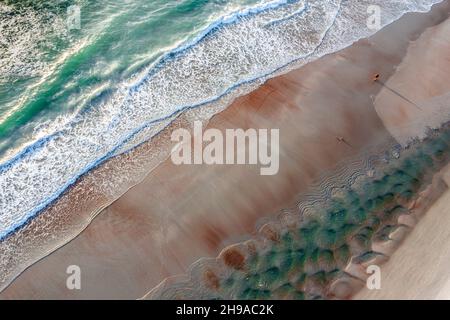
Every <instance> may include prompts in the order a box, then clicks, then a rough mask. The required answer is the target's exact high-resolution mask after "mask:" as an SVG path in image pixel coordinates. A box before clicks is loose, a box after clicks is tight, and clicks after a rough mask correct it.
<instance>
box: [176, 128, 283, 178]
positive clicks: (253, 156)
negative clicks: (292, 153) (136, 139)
mask: <svg viewBox="0 0 450 320" xmlns="http://www.w3.org/2000/svg"><path fill="white" fill-rule="evenodd" d="M269 136H270V139H269ZM170 138H171V141H173V142H176V144H175V146H174V147H173V148H172V151H171V155H170V156H171V160H172V162H173V163H174V164H175V165H182V164H188V165H191V164H207V165H214V164H216V165H223V164H228V165H231V164H241V165H242V164H247V165H257V164H259V165H260V174H261V175H275V174H277V173H278V170H279V167H280V159H279V158H280V133H279V129H270V131H269V129H258V130H257V129H254V128H249V129H247V130H245V131H244V129H242V128H237V129H225V135H224V134H223V132H222V131H221V130H219V129H216V128H209V129H206V130H205V131H203V124H202V122H201V121H194V126H193V137H192V135H191V132H190V131H189V130H187V129H184V128H179V129H176V130H174V131H173V132H172V134H171V137H170ZM269 140H270V141H269ZM269 149H270V152H269Z"/></svg>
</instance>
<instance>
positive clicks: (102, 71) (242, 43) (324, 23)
mask: <svg viewBox="0 0 450 320" xmlns="http://www.w3.org/2000/svg"><path fill="white" fill-rule="evenodd" d="M436 2H439V1H437V0H407V1H405V0H401V1H400V0H398V1H382V0H379V1H352V0H326V1H325V0H320V1H319V0H315V1H305V0H299V1H296V0H275V1H261V0H260V1H257V0H252V1H250V0H247V1H244V0H240V1H238V0H235V1H219V0H216V1H194V0H186V1H144V0H135V1H132V0H122V1H107V0H101V1H88V0H80V1H31V0H28V1H9V0H8V1H2V2H0V27H1V30H2V32H1V33H0V50H1V51H0V159H1V160H0V194H1V195H2V196H1V197H0V216H1V219H0V239H1V238H4V237H6V236H7V235H8V234H10V233H11V232H13V231H14V230H15V229H17V228H19V227H20V226H22V225H23V224H24V223H26V222H27V221H28V220H29V219H30V218H32V217H33V216H35V215H36V214H38V213H39V212H40V210H42V209H44V208H45V207H46V206H48V205H49V204H50V203H52V201H54V200H55V199H57V198H58V197H59V196H60V195H61V193H62V192H63V191H64V190H66V189H67V188H68V187H69V186H70V185H72V184H73V183H74V182H75V181H76V180H77V179H78V178H79V177H80V176H82V175H83V174H84V173H86V172H88V171H89V170H90V169H92V168H94V167H95V166H97V165H99V164H101V163H102V162H104V161H105V160H106V159H108V158H110V157H113V156H114V155H117V154H120V153H123V152H127V151H128V150H130V149H132V148H133V147H135V146H137V145H139V144H140V143H142V142H144V141H146V140H148V139H150V138H151V137H152V136H153V135H154V134H156V133H157V129H156V127H155V125H156V124H157V123H160V122H161V121H168V120H170V119H171V118H172V117H173V116H175V115H177V114H179V113H180V112H183V111H184V110H187V109H191V108H201V107H204V106H205V105H206V104H208V103H211V102H214V101H216V100H218V99H219V98H220V97H223V96H227V95H233V93H235V92H236V91H237V89H238V88H239V87H240V86H242V85H245V84H249V83H252V82H255V81H263V80H265V79H267V78H269V77H271V76H273V75H275V74H276V73H277V72H281V71H283V70H285V69H286V68H288V67H289V65H290V64H292V63H297V64H298V63H299V62H308V61H310V60H312V59H315V58H317V57H320V56H322V55H324V54H326V53H330V52H333V51H336V50H338V49H341V48H343V47H345V46H348V45H350V44H351V43H352V42H354V41H355V40H357V39H359V38H361V37H365V36H368V35H370V34H372V33H374V32H375V31H374V30H369V29H368V28H367V26H366V19H367V7H368V5H372V4H380V6H382V8H383V10H384V11H383V12H384V14H383V16H382V25H385V24H387V23H390V22H392V21H394V20H396V19H397V18H399V17H400V16H401V15H403V14H404V13H405V12H410V11H426V10H429V8H430V6H431V5H432V4H434V3H436ZM73 5H77V6H78V8H79V11H80V28H79V29H77V28H75V29H73V28H69V26H70V25H71V24H70V23H69V20H70V19H69V20H68V18H69V13H70V12H72V11H70V9H69V8H70V6H73ZM68 10H69V11H68ZM70 21H73V20H70ZM283 68H285V69H283Z"/></svg>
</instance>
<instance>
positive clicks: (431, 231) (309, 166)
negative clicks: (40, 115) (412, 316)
mask: <svg viewBox="0 0 450 320" xmlns="http://www.w3.org/2000/svg"><path fill="white" fill-rule="evenodd" d="M449 14H450V2H448V1H445V2H444V3H442V4H440V5H437V6H435V7H434V8H433V10H432V11H431V12H429V13H413V14H407V15H405V16H404V17H402V18H401V19H400V20H398V21H396V22H395V23H393V24H391V25H389V26H387V27H385V28H384V29H383V30H381V31H380V32H378V33H376V34H375V35H374V36H372V37H370V38H368V39H362V40H360V41H358V42H357V43H355V44H353V45H352V46H351V47H349V48H346V49H344V50H342V51H339V52H337V53H334V54H331V55H328V56H325V57H323V58H321V59H319V60H316V61H314V62H311V63H309V64H307V65H305V66H303V67H301V68H299V69H296V70H293V71H290V72H289V73H287V74H284V75H281V76H278V77H276V78H273V79H271V80H269V81H267V82H266V83H265V84H263V85H262V86H261V87H259V88H258V89H256V90H255V91H253V92H251V93H249V94H248V95H245V96H242V97H239V98H238V99H236V100H235V101H234V102H233V103H232V104H231V105H230V106H229V107H227V108H226V110H224V111H222V112H221V113H219V114H217V115H215V116H214V117H213V118H212V119H211V120H210V121H209V123H208V124H207V127H208V128H217V129H219V130H221V131H222V132H223V131H224V130H225V129H228V128H243V129H248V128H275V129H280V171H279V173H278V174H277V175H274V176H261V175H259V168H258V167H257V166H248V165H237V166H233V165H224V166H214V165H213V166H208V165H192V166H188V165H181V166H176V165H174V164H173V162H172V161H171V160H170V159H165V160H164V159H163V158H164V155H163V154H158V153H157V152H156V151H155V150H157V149H158V145H159V144H160V143H162V142H161V141H163V140H164V139H168V137H169V136H170V131H171V130H173V128H176V127H179V126H185V125H186V122H187V121H188V120H187V118H183V117H180V118H179V119H177V120H176V121H175V123H174V124H172V126H171V127H169V128H167V129H165V130H164V131H163V132H162V133H161V135H160V136H159V137H158V138H157V139H155V140H153V141H152V142H150V143H148V144H147V145H144V146H142V147H140V148H139V149H138V150H136V151H135V152H134V153H131V154H129V155H126V156H121V157H118V158H120V159H113V160H111V161H110V162H108V163H107V164H106V167H103V168H100V169H98V170H99V171H101V173H99V172H97V173H96V172H93V173H92V174H91V175H89V176H88V177H85V178H83V180H82V181H81V182H78V185H77V186H75V190H74V191H71V194H70V195H68V196H67V199H66V200H61V201H60V202H59V203H56V204H55V205H54V206H53V208H52V209H50V210H56V211H58V212H59V211H64V210H65V208H66V209H67V208H68V206H71V205H74V203H76V202H77V199H79V197H80V195H78V196H75V195H76V194H77V192H79V193H80V194H81V192H82V191H85V190H86V188H89V185H90V184H89V183H90V182H89V179H94V180H95V175H96V174H100V175H107V174H108V172H111V171H112V170H111V171H109V170H108V166H110V167H109V169H111V168H113V169H114V167H115V166H116V167H120V166H122V164H123V163H127V162H129V163H131V164H130V167H127V166H123V168H122V169H121V170H122V171H123V172H126V171H127V170H131V169H130V168H134V167H133V165H134V164H133V159H143V158H145V157H147V156H148V155H152V156H151V159H149V160H145V161H143V163H144V165H141V164H139V165H138V166H140V168H141V171H142V172H146V171H150V172H149V173H148V174H146V175H145V178H144V179H143V180H142V181H141V182H139V183H138V184H137V185H135V186H133V187H132V188H131V189H130V190H128V191H126V192H125V194H123V195H122V196H121V197H120V198H119V199H117V200H116V201H114V203H112V204H111V205H109V206H108V207H107V208H106V209H104V210H103V211H102V212H100V213H99V214H98V215H97V216H96V217H95V219H94V220H92V222H90V220H85V219H84V218H85V217H86V212H89V214H91V213H90V212H91V210H90V209H91V208H92V207H95V206H94V204H84V205H83V206H82V207H80V208H77V209H79V211H80V212H84V216H83V217H82V215H80V216H76V217H74V218H73V221H72V225H78V227H79V229H83V228H84V227H86V228H85V229H84V231H82V232H81V234H79V235H78V236H76V235H75V234H73V235H72V236H71V237H69V238H73V237H75V236H76V237H75V238H74V239H73V240H72V241H70V242H68V243H67V244H65V245H64V246H63V247H61V248H59V249H57V250H56V251H54V252H52V253H50V252H49V255H47V256H46V257H45V258H43V259H42V260H40V261H38V262H36V263H34V264H33V265H31V266H30V267H28V268H27V269H26V270H25V271H24V272H23V273H22V274H21V275H20V276H18V277H17V278H16V279H15V280H14V281H13V282H12V283H11V284H10V285H9V286H8V287H7V288H6V289H5V290H4V291H2V292H1V293H0V299H67V298H74V299H95V298H102V299H108V298H109V299H137V298H141V297H143V296H144V295H145V294H146V293H148V292H149V291H150V290H151V289H152V288H154V287H155V286H157V285H158V284H159V283H161V281H163V280H164V279H165V278H167V277H172V276H176V275H179V274H184V273H186V272H188V270H189V267H190V266H191V265H192V263H194V262H195V261H197V260H198V259H200V258H205V257H211V258H213V257H216V256H218V255H219V254H220V253H221V251H222V250H223V249H224V248H225V247H227V246H228V245H232V244H234V243H236V242H239V241H243V240H247V239H249V238H251V237H252V236H253V235H254V234H255V232H257V230H258V229H259V227H261V226H262V225H263V224H264V222H265V221H267V220H268V219H270V218H274V217H275V216H276V215H277V214H279V213H280V210H282V209H284V208H291V207H293V206H295V205H296V201H297V200H298V199H299V198H301V195H303V194H306V193H308V192H310V191H311V188H313V186H314V185H315V183H317V182H319V181H326V179H327V177H328V176H329V175H331V174H333V173H336V172H337V171H338V170H339V169H341V168H342V167H343V165H345V167H346V170H348V171H351V170H352V169H353V167H357V166H358V165H359V164H360V163H359V162H358V160H357V159H360V158H361V157H362V156H364V155H367V154H371V153H376V152H377V151H379V150H383V148H386V146H391V145H394V144H396V143H401V144H406V142H407V141H408V139H410V138H411V137H415V136H423V135H424V132H425V130H426V127H427V126H430V127H433V126H438V125H439V124H440V123H442V122H444V121H448V120H450V119H448V117H450V112H449V111H450V107H449V105H448V104H447V105H445V102H448V97H449V94H450V60H449V58H448V57H449V56H450V45H449V43H448V41H447V39H449V38H450V20H448V17H449ZM374 74H379V75H380V79H379V81H377V82H375V81H373V77H374ZM398 93H401V96H399V95H398ZM404 97H407V99H405V98H404ZM416 104H417V105H416ZM442 115H447V118H445V116H442ZM161 160H163V161H162V162H161V163H160V164H159V161H161ZM105 168H106V169H105ZM114 172H115V171H114ZM129 187H131V185H124V186H123V190H124V191H125V190H126V189H128V188H129ZM77 188H78V189H77ZM437 189H438V190H440V191H443V190H442V189H439V188H437ZM92 192H93V193H95V192H98V190H92ZM77 197H78V198H77ZM96 199H97V200H99V201H102V203H104V204H105V205H107V204H109V202H110V201H111V200H112V198H111V197H109V196H108V195H107V194H106V192H104V193H102V192H99V196H98V197H96ZM95 205H98V202H96V203H95ZM449 208H450V197H449V193H448V191H447V192H446V193H445V194H444V195H443V196H442V197H441V198H440V199H439V200H438V202H436V203H435V205H434V206H433V207H432V208H431V209H430V210H429V211H428V212H427V213H426V215H425V217H424V218H422V219H421V220H419V222H418V225H417V226H416V227H415V228H414V229H413V231H412V233H411V235H410V236H409V237H408V238H406V240H405V241H404V243H403V244H402V245H401V246H400V248H399V249H398V250H397V251H396V252H395V253H394V255H393V257H392V259H391V260H390V261H389V262H388V263H387V264H385V266H383V268H382V272H383V277H386V278H383V279H385V280H383V289H382V290H379V291H376V292H374V291H371V292H369V291H362V292H361V293H360V294H359V295H357V296H356V298H357V299H364V298H381V299H388V298H402V299H403V298H449V296H448V292H447V291H448V290H447V289H446V288H447V287H448V283H449V281H450V280H449V275H448V272H447V271H446V270H445V261H447V260H448V250H446V248H447V247H448V246H441V247H440V246H437V245H436V244H437V243H443V242H444V241H445V242H446V243H447V242H448V237H449V235H448V232H446V231H445V229H448V230H450V227H449V223H450V220H449V219H446V218H445V217H444V215H445V213H446V211H448V210H450V209H449ZM49 214H50V213H49ZM93 216H94V214H92V217H93ZM89 222H90V224H89ZM36 223H39V222H36ZM53 223H55V224H57V225H61V223H59V222H58V221H53ZM61 228H62V227H61ZM437 228H439V232H435V231H436V230H437ZM24 232H26V231H24ZM269 233H270V232H269ZM267 237H270V234H267ZM30 241H31V240H30ZM426 253H428V254H426ZM438 257H440V258H438ZM437 259H440V260H439V261H440V263H439V264H438V265H437V266H436V267H435V268H433V269H432V270H433V272H432V273H433V275H434V276H433V277H428V278H426V279H425V278H423V279H424V280H423V281H422V282H417V285H416V287H410V288H409V289H408V290H406V289H405V288H404V287H402V286H400V285H399V284H401V283H405V282H406V281H405V279H406V277H407V278H409V279H411V278H417V279H421V278H420V277H421V275H422V274H423V272H425V270H428V267H430V268H431V265H432V264H433V261H436V260H437ZM445 259H447V260H445ZM421 260H425V262H426V263H422V264H420V267H418V265H419V261H421ZM69 265H78V266H80V268H81V270H82V274H83V287H82V290H74V291H70V290H67V288H66V278H67V274H66V269H67V267H68V266H69ZM427 266H428V267H427ZM408 268H409V269H410V270H412V271H410V272H408V273H406V272H401V270H405V269H408ZM413 269H414V270H413ZM430 270H431V269H430ZM384 274H385V276H384ZM438 283H439V284H438ZM419 284H421V285H419ZM403 289H405V290H403ZM417 292H420V293H417Z"/></svg>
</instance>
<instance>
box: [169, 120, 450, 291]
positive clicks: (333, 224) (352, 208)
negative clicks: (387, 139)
mask: <svg viewBox="0 0 450 320" xmlns="http://www.w3.org/2000/svg"><path fill="white" fill-rule="evenodd" d="M448 139H450V130H449V128H447V127H446V128H445V130H443V131H441V132H437V133H435V134H433V135H431V136H429V137H428V138H426V139H425V140H424V141H423V142H421V143H415V144H413V145H411V146H409V147H408V148H407V149H405V150H402V153H403V154H402V156H401V157H400V158H399V159H391V161H390V162H389V163H387V164H385V165H384V166H382V168H377V170H382V174H381V177H379V178H378V179H371V178H369V177H366V178H365V179H366V181H365V182H363V183H362V184H359V185H360V187H359V188H358V187H355V186H351V187H350V188H347V189H346V190H345V192H344V193H343V195H341V196H340V197H339V198H336V197H335V198H329V199H323V200H322V202H321V203H320V204H318V203H315V204H314V205H313V207H314V209H317V210H315V212H314V214H310V215H308V217H305V219H304V220H303V221H302V222H301V223H300V224H299V225H298V227H297V229H296V230H288V231H284V232H282V233H281V234H280V236H279V237H276V239H272V240H270V246H269V248H266V249H265V250H262V251H260V252H253V253H252V254H251V255H249V256H248V259H247V261H246V267H245V268H243V269H242V270H233V269H232V268H231V275H230V276H229V277H228V278H227V279H225V280H224V281H222V282H221V283H222V285H221V287H220V288H219V289H218V290H217V292H216V293H218V294H219V296H220V297H223V298H232V299H234V298H239V299H322V298H328V297H329V296H328V295H329V292H328V289H329V285H330V284H331V283H332V282H333V281H334V280H336V279H339V278H342V277H344V276H345V275H346V274H345V271H344V268H345V267H346V266H347V265H348V264H349V263H350V260H351V259H352V261H353V263H357V264H359V263H365V262H368V261H372V260H373V259H376V258H378V257H380V256H382V254H381V253H379V252H375V251H373V250H372V249H371V245H372V243H373V242H374V241H389V240H390V239H389V235H390V234H391V233H392V232H393V231H395V230H396V229H398V228H399V227H400V226H399V225H398V224H397V220H396V219H398V217H399V216H400V215H402V214H406V213H408V210H407V209H406V208H404V207H403V205H402V203H404V201H408V200H410V199H412V198H413V197H415V196H416V195H417V192H418V191H420V190H421V189H423V187H425V186H427V185H428V184H429V183H430V181H431V179H432V177H433V174H434V173H436V172H437V171H438V170H439V169H440V168H442V167H443V166H444V165H446V164H447V163H448V159H449V155H450V152H449V151H450V145H449V143H448ZM379 176H380V175H379ZM265 241H269V240H268V239H265ZM193 281H194V280H193ZM237 284H238V285H237ZM211 294H213V293H211ZM162 295H164V292H163V293H162ZM166 298H170V297H166Z"/></svg>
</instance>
